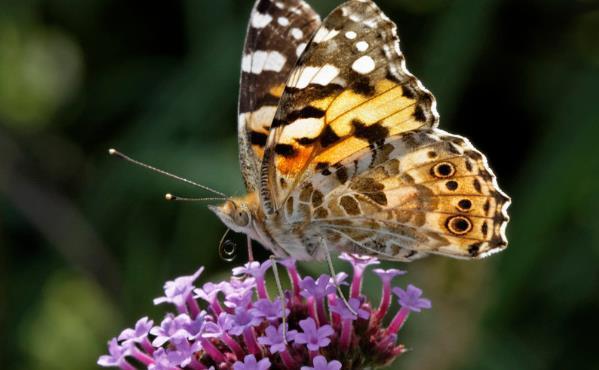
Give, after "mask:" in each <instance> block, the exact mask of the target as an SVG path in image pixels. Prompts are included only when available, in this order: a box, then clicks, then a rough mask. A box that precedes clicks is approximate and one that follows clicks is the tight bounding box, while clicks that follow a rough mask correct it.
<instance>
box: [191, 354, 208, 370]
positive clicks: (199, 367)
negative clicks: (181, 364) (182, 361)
mask: <svg viewBox="0 0 599 370" xmlns="http://www.w3.org/2000/svg"><path fill="white" fill-rule="evenodd" d="M189 367H191V368H192V369H193V370H204V369H206V365H204V364H203V363H201V362H200V361H198V360H197V359H196V358H195V356H193V358H192V359H191V363H190V364H189Z"/></svg>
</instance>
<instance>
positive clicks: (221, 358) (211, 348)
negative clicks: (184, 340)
mask: <svg viewBox="0 0 599 370" xmlns="http://www.w3.org/2000/svg"><path fill="white" fill-rule="evenodd" d="M200 341H201V343H202V348H204V351H206V353H207V354H208V356H210V357H211V358H212V359H213V360H214V361H215V362H225V355H223V353H222V352H221V351H220V350H219V349H218V348H216V346H215V345H214V344H212V342H211V341H210V340H208V339H206V338H202V339H201V340H200Z"/></svg>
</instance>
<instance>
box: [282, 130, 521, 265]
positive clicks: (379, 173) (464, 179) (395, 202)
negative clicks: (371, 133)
mask: <svg viewBox="0 0 599 370" xmlns="http://www.w3.org/2000/svg"><path fill="white" fill-rule="evenodd" d="M339 171H342V172H344V174H343V176H342V177H343V178H344V179H346V181H345V182H344V183H343V184H341V185H339V182H338V177H339V176H338V173H339ZM302 191H303V192H304V199H305V200H306V199H309V201H308V204H309V209H310V213H311V214H310V215H309V218H310V219H311V220H312V224H313V225H316V226H317V227H318V228H319V229H321V230H324V234H325V236H326V238H327V240H329V241H330V243H332V244H333V245H335V246H336V247H337V248H338V249H340V250H344V251H347V252H352V253H359V254H367V255H374V256H377V257H379V258H383V259H391V260H404V261H405V260H411V259H415V258H419V257H422V256H424V255H426V254H428V253H433V254H443V255H448V256H452V257H456V258H480V257H484V256H487V255H489V254H491V253H494V252H498V251H500V250H502V249H504V248H505V247H506V246H507V239H506V236H505V228H506V225H507V222H508V216H507V207H508V206H509V203H510V200H509V198H508V197H507V196H506V195H505V194H504V193H503V192H502V191H501V190H500V189H499V187H498V185H497V182H496V178H495V176H494V174H493V172H492V171H491V169H490V168H489V167H488V165H487V160H486V158H485V157H484V156H483V155H482V154H481V153H480V152H479V151H478V150H476V149H475V148H474V147H473V146H472V144H471V143H470V142H469V141H468V140H467V139H465V138H463V137H460V136H455V135H450V134H448V133H446V132H444V131H442V130H438V129H434V130H419V131H413V132H408V133H404V134H400V135H394V136H390V137H388V138H386V139H385V143H384V144H383V145H382V146H381V147H380V148H379V149H376V150H374V149H371V148H366V149H363V150H361V151H359V152H357V153H355V154H353V155H352V156H349V157H347V158H344V159H343V160H342V161H340V162H339V163H337V165H336V166H335V169H334V170H333V173H332V174H331V175H329V176H323V175H322V174H318V175H316V176H315V177H313V178H312V179H311V181H310V182H308V183H305V184H304V185H303V186H302V188H301V189H297V190H296V191H295V192H294V193H293V194H292V197H293V198H295V199H297V200H300V201H301V194H302ZM308 191H309V192H311V195H310V197H306V195H307V192H308ZM314 200H317V201H316V202H314ZM297 207H298V208H297V209H296V214H297V213H298V212H299V207H300V204H297Z"/></svg>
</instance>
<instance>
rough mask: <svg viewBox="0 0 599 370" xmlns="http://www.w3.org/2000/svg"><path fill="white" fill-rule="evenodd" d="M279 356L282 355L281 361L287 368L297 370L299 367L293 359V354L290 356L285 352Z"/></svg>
mask: <svg viewBox="0 0 599 370" xmlns="http://www.w3.org/2000/svg"><path fill="white" fill-rule="evenodd" d="M279 355H281V360H283V364H284V365H285V367H286V368H288V369H295V368H297V367H298V364H297V362H296V361H295V360H294V359H293V357H291V354H289V352H287V351H283V352H280V353H279Z"/></svg>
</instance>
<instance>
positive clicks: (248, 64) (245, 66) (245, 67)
mask: <svg viewBox="0 0 599 370" xmlns="http://www.w3.org/2000/svg"><path fill="white" fill-rule="evenodd" d="M241 70H242V71H243V72H250V71H251V70H252V54H247V55H244V56H243V58H241Z"/></svg>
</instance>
